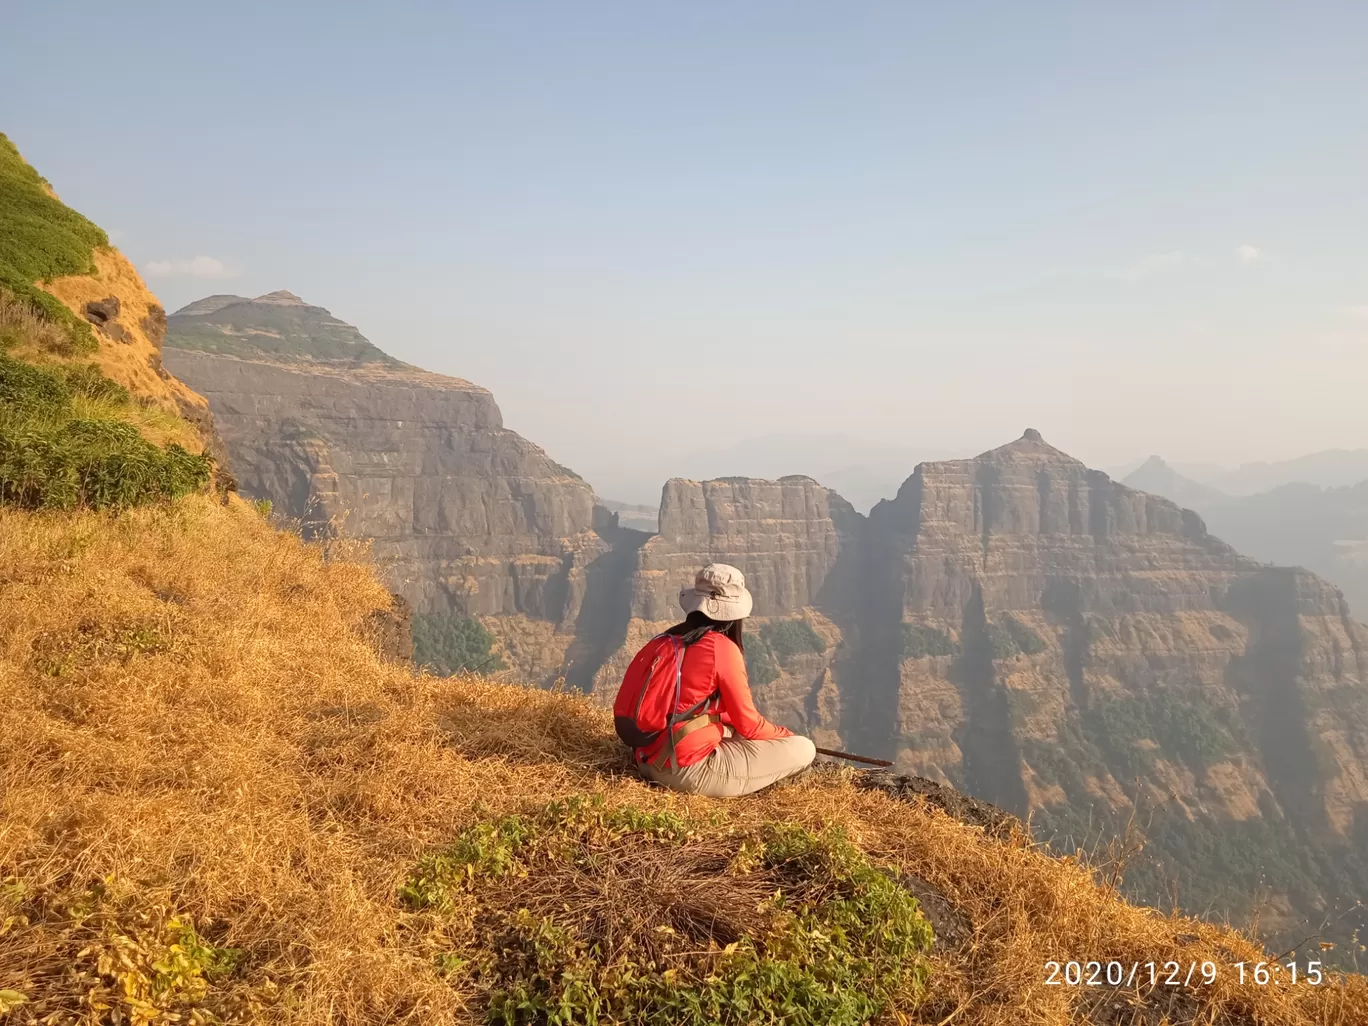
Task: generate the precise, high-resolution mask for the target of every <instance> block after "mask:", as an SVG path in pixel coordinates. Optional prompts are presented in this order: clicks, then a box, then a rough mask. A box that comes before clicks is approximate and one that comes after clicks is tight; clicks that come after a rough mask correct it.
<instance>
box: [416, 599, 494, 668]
mask: <svg viewBox="0 0 1368 1026" xmlns="http://www.w3.org/2000/svg"><path fill="white" fill-rule="evenodd" d="M493 646H494V635H492V634H490V633H489V631H488V630H486V629H485V626H484V625H483V624H482V623H480V621H479V620H476V619H473V618H472V617H468V616H460V615H459V614H456V613H420V614H419V615H418V616H415V617H414V618H413V661H414V662H415V663H417V664H418V665H419V666H427V667H430V668H431V669H432V670H434V671H436V672H437V673H439V674H442V675H444V676H450V675H451V674H453V673H460V672H462V671H464V670H478V671H479V672H481V673H493V672H494V671H496V670H502V669H503V668H504V661H503V658H502V657H501V656H500V655H499V654H498V653H497V652H494V651H493Z"/></svg>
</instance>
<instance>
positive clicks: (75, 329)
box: [0, 133, 109, 351]
mask: <svg viewBox="0 0 1368 1026" xmlns="http://www.w3.org/2000/svg"><path fill="white" fill-rule="evenodd" d="M45 186H46V183H45V182H44V180H43V178H42V177H41V176H40V175H39V174H38V172H37V171H35V170H34V169H33V168H32V167H30V166H29V165H28V164H26V163H25V162H24V159H23V157H21V156H20V155H19V150H18V149H17V148H16V147H15V145H14V143H12V142H10V140H9V138H8V137H7V136H5V135H4V134H3V133H0V286H3V287H4V288H5V289H8V290H9V291H10V292H12V293H14V294H15V295H16V296H18V297H20V298H22V299H23V300H25V301H27V302H28V303H29V304H31V305H32V306H34V307H36V308H37V309H38V310H40V311H41V312H42V313H43V315H44V316H45V317H47V318H48V319H49V320H51V321H52V322H53V323H55V324H59V325H61V326H62V327H63V328H65V329H66V330H67V333H68V334H69V335H70V336H71V343H72V348H73V349H74V350H86V351H89V350H92V349H94V348H95V338H94V335H93V334H92V333H91V330H90V325H88V324H86V323H85V322H84V321H82V320H81V319H80V318H79V317H77V316H76V315H75V314H74V313H72V312H71V311H70V310H69V309H68V308H67V307H66V306H65V305H64V304H62V303H61V302H60V301H59V300H57V299H55V298H54V297H53V296H50V295H48V293H46V292H44V291H43V290H42V289H39V288H35V287H34V283H35V282H39V281H51V280H52V279H53V278H60V277H63V276H65V275H69V274H90V273H91V272H93V271H94V270H95V265H94V260H93V253H94V249H95V247H96V246H108V245H109V237H108V236H107V235H105V233H104V230H103V229H101V228H100V227H99V226H98V225H95V224H94V223H92V222H91V221H89V220H88V219H86V218H85V217H83V216H82V215H80V214H78V213H77V212H76V211H74V210H72V209H71V208H70V207H68V206H67V205H66V204H64V203H63V202H62V201H61V200H58V199H54V198H53V197H52V196H50V195H49V194H48V192H47V189H46V188H45Z"/></svg>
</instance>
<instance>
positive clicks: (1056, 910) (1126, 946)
mask: <svg viewBox="0 0 1368 1026" xmlns="http://www.w3.org/2000/svg"><path fill="white" fill-rule="evenodd" d="M386 605H387V596H386V593H385V592H384V590H383V589H382V588H381V587H380V586H379V585H378V584H377V583H376V582H375V580H374V578H373V576H372V575H371V573H370V572H369V570H368V569H367V568H365V567H364V566H361V565H356V564H352V563H348V562H345V561H340V560H339V561H334V562H330V563H324V562H323V560H322V559H321V558H320V555H319V553H318V552H317V550H315V549H311V548H309V547H307V546H305V545H303V544H302V543H300V542H299V541H298V540H297V539H294V538H291V537H288V536H285V535H282V534H278V533H276V532H274V531H273V530H272V529H271V528H270V527H269V526H268V525H267V524H266V523H265V522H264V521H263V520H261V518H260V517H258V516H257V515H256V514H255V513H253V512H252V511H251V510H249V509H247V508H245V507H244V506H243V505H242V504H239V503H233V504H231V505H230V506H228V507H224V506H221V505H219V504H217V503H215V502H212V501H211V500H209V499H192V500H186V501H183V502H181V503H179V504H177V505H175V506H172V507H169V508H161V509H147V510H140V511H136V512H132V513H127V514H124V515H122V516H119V517H113V516H100V515H93V514H73V515H60V516H33V515H28V514H21V513H14V512H0V706H3V708H4V710H5V715H4V716H3V719H0V992H10V993H9V994H8V996H3V995H0V1002H3V1004H0V1007H8V1008H9V1009H10V1010H9V1011H8V1012H7V1013H5V1014H4V1015H0V1022H3V1023H5V1026H8V1024H10V1023H21V1022H29V1021H41V1022H115V1021H123V1022H138V1021H171V1020H167V1019H164V1018H161V1017H160V1016H161V1013H160V1011H159V1010H158V1009H159V1006H165V1005H167V1004H171V1003H179V1006H180V1011H179V1013H178V1014H179V1015H180V1016H181V1018H180V1019H179V1021H182V1022H183V1021H191V1020H192V1019H194V1018H196V1017H197V1016H198V1017H200V1018H203V1014H202V1013H201V1012H194V1011H193V1010H192V1009H193V1006H194V1005H195V1004H196V1003H197V1002H198V1003H200V1004H201V1005H202V1006H203V1007H205V1008H213V1009H215V1010H217V1012H218V1014H219V1015H220V1016H222V1017H224V1018H236V1019H238V1020H241V1021H251V1022H260V1023H299V1024H324V1023H328V1024H344V1023H345V1024H361V1023H403V1022H410V1023H443V1022H465V1021H472V1020H478V1019H479V1018H480V1016H481V1014H482V1009H481V1007H480V1006H479V1003H478V999H477V996H476V995H474V994H473V993H465V992H462V991H461V990H460V989H459V987H456V986H453V985H452V984H451V983H449V982H447V981H446V980H444V979H443V978H442V977H441V976H440V975H439V973H438V972H437V971H436V970H435V969H434V966H433V963H432V958H431V952H430V951H429V950H428V949H426V948H425V947H424V946H423V943H422V941H421V937H420V936H419V935H418V934H416V933H415V932H414V931H412V930H411V929H410V928H409V918H408V916H409V914H408V913H406V912H405V910H404V908H403V906H402V904H401V902H400V901H399V900H398V890H399V888H400V886H401V885H402V883H403V881H404V880H405V878H406V876H407V875H408V874H409V873H410V872H411V871H412V869H413V866H414V865H415V863H416V862H417V860H419V859H420V858H421V857H422V856H423V855H424V854H426V853H428V852H430V851H433V850H434V849H437V848H440V847H442V846H443V845H445V844H448V843H449V842H450V841H451V840H452V838H453V837H455V836H456V835H457V834H459V833H460V831H462V830H463V829H464V828H467V827H469V826H470V825H471V824H472V823H474V822H475V821H476V820H477V819H483V820H488V819H491V818H493V817H497V816H501V815H504V814H508V813H514V812H525V811H527V810H529V809H536V808H538V807H541V806H544V805H545V804H546V803H547V802H549V801H551V800H554V799H560V798H564V797H566V796H568V795H573V794H600V795H602V796H603V800H604V801H606V802H608V803H610V804H621V803H630V804H633V805H635V806H638V807H641V808H649V809H661V808H670V809H673V810H675V811H678V812H681V813H685V814H690V815H693V816H695V817H699V818H702V819H707V818H708V817H710V816H714V815H715V814H718V813H719V809H720V810H721V812H720V814H721V815H724V816H725V817H726V818H727V820H728V822H730V823H731V824H734V825H736V826H740V827H745V826H747V825H755V824H759V823H762V822H765V821H774V820H786V821H791V822H796V823H800V824H804V825H807V826H809V827H819V826H822V825H824V824H839V825H842V826H844V828H845V829H846V830H847V831H848V832H849V834H850V836H851V837H852V838H853V839H855V840H856V841H857V842H858V843H859V844H860V845H861V847H862V848H864V850H866V851H867V852H869V853H870V854H871V855H872V856H874V857H875V858H876V859H878V860H879V861H880V862H881V863H883V864H885V865H887V866H889V867H891V868H894V869H896V870H898V871H900V872H902V873H906V874H913V875H915V876H916V877H918V878H920V880H921V881H923V882H924V883H925V884H926V885H928V886H929V887H930V888H934V889H935V890H936V891H939V892H940V894H942V895H944V897H945V898H946V899H948V902H949V903H950V904H951V905H953V906H954V907H955V908H957V909H958V911H959V913H960V914H961V915H962V916H963V917H967V920H968V922H969V923H970V924H971V925H972V929H971V931H970V933H969V935H968V936H967V938H965V939H963V940H962V941H961V942H960V943H958V944H955V945H949V944H943V945H940V946H938V948H937V950H936V951H935V952H934V954H933V956H932V960H931V974H930V979H929V987H928V994H927V998H926V1001H925V1003H924V1004H922V1005H921V1006H920V1007H918V1008H911V1009H901V1010H898V1011H897V1012H896V1013H894V1014H893V1015H892V1017H891V1018H890V1021H898V1022H924V1023H940V1024H949V1023H959V1024H973V1023H982V1024H1002V1026H1007V1024H1012V1026H1017V1024H1047V1023H1049V1024H1053V1023H1067V1022H1100V1023H1131V1022H1136V1023H1150V1024H1158V1023H1161V1022H1170V1023H1175V1024H1177V1023H1188V1022H1201V1023H1266V1024H1280V1026H1282V1024H1286V1026H1303V1024H1304V1026H1310V1024H1313V1023H1314V1024H1317V1026H1352V1024H1360V1023H1368V981H1365V980H1364V979H1362V978H1359V977H1349V978H1347V979H1346V978H1340V977H1334V978H1332V979H1330V980H1329V981H1328V982H1327V983H1326V984H1325V985H1323V986H1321V987H1319V988H1313V987H1309V986H1305V985H1299V986H1297V987H1295V988H1291V987H1286V986H1283V987H1272V986H1269V987H1255V986H1253V985H1250V984H1248V983H1247V984H1246V985H1245V986H1243V987H1241V986H1239V985H1238V982H1237V980H1236V978H1235V975H1234V971H1233V970H1232V969H1231V968H1230V966H1231V964H1232V963H1234V962H1237V961H1241V960H1243V961H1246V962H1249V963H1254V962H1257V961H1260V960H1261V959H1263V958H1265V957H1266V956H1265V955H1263V954H1262V953H1261V952H1260V951H1259V950H1258V949H1257V948H1256V947H1255V946H1254V945H1253V944H1251V943H1250V942H1249V941H1248V940H1247V939H1245V938H1243V937H1241V936H1239V935H1238V934H1236V933H1234V932H1232V931H1229V930H1226V929H1223V928H1220V927H1217V926H1212V925H1207V924H1204V923H1199V922H1196V921H1192V920H1185V919H1178V918H1169V917H1165V916H1160V915H1158V914H1156V913H1152V912H1150V911H1147V910H1145V909H1141V908H1136V907H1134V906H1131V905H1128V904H1126V903H1125V902H1123V901H1121V900H1120V899H1119V898H1118V897H1117V896H1116V895H1115V893H1114V892H1112V891H1110V890H1109V889H1108V888H1106V887H1104V886H1102V885H1101V884H1099V883H1098V882H1097V881H1096V880H1095V878H1094V876H1093V875H1092V874H1090V873H1089V872H1088V871H1087V870H1085V869H1084V868H1082V867H1080V866H1079V865H1078V864H1076V863H1074V862H1071V861H1066V860H1061V859H1056V858H1052V857H1049V856H1047V855H1046V854H1045V853H1043V852H1042V851H1041V850H1039V849H1038V848H1036V847H1034V846H1033V845H1031V844H1030V843H1029V842H1028V841H1027V840H1025V839H1024V838H1021V837H1018V838H1016V839H1015V840H1011V841H1007V842H1003V841H1000V840H995V839H993V838H991V837H988V836H987V835H985V834H984V833H983V832H982V831H980V830H977V829H975V828H972V827H967V826H964V825H962V824H960V823H958V822H955V821H954V820H952V819H950V818H949V817H947V816H945V815H943V814H941V813H940V812H938V811H936V810H934V809H930V808H927V807H924V806H918V805H912V804H907V803H904V802H899V801H897V800H894V799H893V798H890V797H888V796H887V795H885V794H882V793H878V792H867V791H860V790H857V789H855V788H854V787H852V786H851V783H850V774H849V773H841V772H832V773H821V774H814V775H812V776H811V777H809V778H807V779H805V780H803V781H801V782H798V783H795V784H792V785H790V786H787V787H780V788H776V789H773V790H771V791H770V792H768V793H765V794H762V795H760V796H757V797H754V798H750V799H743V800H738V801H735V802H732V803H729V804H725V807H723V805H724V803H717V802H712V801H709V800H707V799H700V798H692V799H691V798H686V797H682V796H677V795H673V794H668V793H664V792H660V791H657V790H652V789H650V788H648V787H646V786H645V785H643V784H642V783H640V782H638V781H637V780H635V779H633V778H632V777H631V776H630V775H629V774H627V773H625V772H624V766H623V762H622V758H621V754H620V750H619V748H618V746H617V744H616V742H615V740H614V738H613V737H612V735H611V732H610V729H609V725H608V723H607V722H606V720H605V718H604V715H603V714H602V713H601V712H600V711H598V710H596V709H595V708H594V707H592V706H591V705H590V704H589V703H587V702H585V701H582V700H580V699H577V698H576V697H573V696H570V695H565V694H556V693H548V692H533V691H525V690H520V689H518V688H514V687H506V686H500V685H494V684H490V683H487V682H484V681H481V680H478V679H473V678H458V679H451V680H439V679H434V678H431V677H427V676H421V675H419V676H415V675H414V674H413V673H412V672H411V671H410V670H409V669H408V668H407V667H402V666H393V665H387V664H385V663H384V662H382V661H381V660H380V659H379V658H378V657H377V656H376V655H375V653H374V650H373V648H372V646H371V644H370V641H369V638H368V635H369V633H370V631H371V627H370V623H371V616H372V614H373V613H374V611H375V610H378V609H381V608H383V607H385V606H386ZM700 900H701V899H700ZM187 924H193V926H194V929H195V931H196V932H195V933H194V934H193V935H190V934H187V933H186V932H185V929H186V925H187ZM191 936H194V937H198V938H199V939H200V941H201V942H202V943H203V945H206V946H209V947H211V948H212V947H216V948H219V949H227V948H233V949H239V950H240V951H241V953H242V954H241V957H240V959H239V960H238V961H237V963H236V965H231V964H229V965H223V966H220V967H219V968H220V969H222V970H223V972H222V973H221V974H220V975H218V976H217V977H216V978H214V979H213V980H212V981H210V982H208V983H207V984H206V983H205V981H204V980H203V979H201V978H200V975H198V970H197V969H196V968H195V965H190V964H189V963H190V962H193V961H194V959H195V958H196V957H200V956H197V955H196V950H197V949H194V948H193V945H192V944H190V942H189V941H188V940H187V938H188V937H191ZM178 939H179V941H180V942H181V943H179V944H176V942H177V940H178ZM173 946H174V948H178V949H179V954H177V952H176V950H173ZM187 948H189V949H190V950H189V951H188V953H187ZM177 958H179V959H181V962H177V961H176V959H177ZM207 958H208V956H204V957H203V958H201V960H200V963H196V964H200V965H202V964H207V963H206V962H205V959H207ZM158 959H160V964H161V965H162V966H163V970H154V969H151V968H149V966H150V965H151V963H152V962H153V961H157V960H158ZM187 959H188V960H189V962H187V961H186V960H187ZM1052 959H1053V960H1059V961H1068V960H1071V959H1075V960H1088V959H1100V960H1104V961H1105V960H1109V959H1115V960H1119V961H1121V962H1123V963H1126V964H1127V965H1129V964H1130V963H1132V962H1137V961H1138V962H1149V961H1159V962H1162V961H1167V960H1170V959H1172V960H1177V961H1179V962H1181V963H1182V964H1183V965H1184V966H1186V965H1187V964H1189V963H1190V962H1193V961H1196V962H1201V961H1203V960H1212V961H1213V962H1215V963H1217V964H1218V965H1219V966H1220V967H1221V975H1220V977H1219V979H1218V980H1217V982H1216V984H1215V985H1214V986H1211V987H1202V988H1197V989H1193V990H1182V989H1181V988H1179V989H1172V988H1170V989H1166V990H1165V989H1161V990H1160V991H1159V992H1158V993H1156V994H1146V993H1138V992H1137V991H1136V990H1135V988H1132V989H1131V990H1129V991H1128V990H1126V989H1125V988H1123V987H1122V988H1102V989H1099V988H1086V987H1059V986H1047V985H1046V984H1045V970H1044V965H1045V962H1046V961H1047V960H1052ZM182 962H184V963H185V965H182ZM187 965H188V966H189V967H188V968H186V966H187ZM159 972H160V976H158V973H159ZM168 981H169V982H168ZM21 998H22V999H23V1000H22V1002H21V1000H20V999H21Z"/></svg>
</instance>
